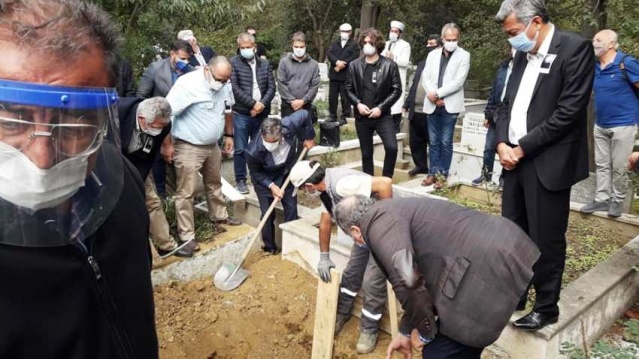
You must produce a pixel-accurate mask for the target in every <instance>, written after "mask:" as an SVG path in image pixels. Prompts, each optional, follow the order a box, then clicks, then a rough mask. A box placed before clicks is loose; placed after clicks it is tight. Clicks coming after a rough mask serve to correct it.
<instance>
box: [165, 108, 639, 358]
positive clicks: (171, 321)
mask: <svg viewBox="0 0 639 359" xmlns="http://www.w3.org/2000/svg"><path fill="white" fill-rule="evenodd" d="M466 118H467V119H470V120H469V121H467V122H466V123H465V124H464V125H463V126H459V132H460V133H461V141H460V142H458V143H456V144H455V149H454V158H453V166H452V168H451V174H452V175H451V178H450V180H449V188H448V189H447V190H446V192H445V193H434V192H433V191H432V188H428V187H422V186H421V185H420V183H421V180H422V179H423V177H416V178H414V179H411V178H410V177H408V175H407V169H408V167H409V163H410V156H408V155H406V154H404V153H402V151H400V153H399V154H398V164H397V169H396V176H395V178H394V182H395V185H394V196H395V197H407V196H420V197H434V198H438V199H440V200H454V201H457V202H458V203H461V204H464V205H468V206H471V207H473V208H475V207H477V209H480V210H487V211H489V212H490V211H493V212H494V213H498V206H499V204H500V200H501V198H500V197H501V195H500V193H499V192H498V191H497V190H496V188H495V187H494V186H486V187H484V188H477V187H471V186H470V185H469V184H470V181H471V180H472V179H473V178H474V177H477V176H478V174H479V173H480V168H481V157H482V152H483V144H482V143H481V142H479V139H480V137H481V136H482V134H481V128H478V127H477V126H476V125H472V124H471V122H472V121H473V120H472V119H473V114H472V113H471V114H467V115H466ZM478 118H479V116H477V117H475V121H478ZM482 119H483V116H482ZM469 129H472V133H469V131H470V130H469ZM469 135H473V136H476V137H475V138H474V139H472V140H471V138H472V137H469ZM398 142H400V144H399V146H400V148H402V147H403V146H402V144H404V143H407V140H406V138H405V135H404V134H399V135H398ZM375 146H376V148H375V160H376V166H377V167H381V159H382V158H383V148H382V147H381V141H380V140H379V138H377V139H376V140H375ZM359 154H360V152H359V146H358V141H357V140H351V141H344V142H342V144H341V145H340V147H339V148H337V149H329V148H325V147H319V146H318V147H315V148H313V149H312V150H311V151H310V152H309V156H308V158H309V159H317V160H320V161H321V162H324V163H325V162H326V161H327V160H330V161H336V162H337V163H338V164H339V165H342V166H349V167H352V168H357V167H358V166H360V162H359V158H360V157H359ZM500 171H501V169H500V166H499V164H498V163H496V164H495V173H496V175H495V177H494V181H495V182H496V176H497V175H498V173H499V172H500ZM588 185H589V184H588V183H584V184H580V186H576V187H575V189H574V190H573V195H572V199H573V200H575V201H576V202H573V203H571V209H572V210H573V211H572V212H571V223H574V224H572V225H571V226H572V227H571V228H572V229H571V230H573V232H574V234H570V233H569V237H570V236H573V237H574V238H575V240H580V241H582V240H586V241H590V244H589V245H590V246H591V247H592V249H593V250H594V251H595V252H597V251H598V249H597V248H599V247H598V246H599V245H600V244H601V243H598V242H597V241H596V233H601V232H592V233H591V232H588V231H586V230H585V229H584V227H593V228H595V229H597V230H598V231H604V232H606V233H608V234H609V237H610V238H612V241H611V242H615V244H614V245H613V246H612V247H607V251H608V252H606V254H605V255H601V256H596V257H597V258H595V259H594V260H592V261H589V263H587V264H586V265H584V267H583V268H582V271H581V272H578V274H576V275H575V276H574V278H570V279H571V281H570V282H569V283H566V285H565V287H564V289H563V291H562V298H561V301H560V310H561V316H560V321H559V323H557V324H555V325H551V326H548V327H546V328H544V329H543V330H542V331H540V332H537V333H533V334H531V333H522V332H518V331H514V330H511V329H510V327H507V328H505V329H504V331H503V333H502V336H501V337H500V339H499V340H498V341H497V342H496V343H495V344H494V345H493V346H491V347H489V349H488V350H487V351H486V354H485V355H484V357H485V358H524V357H525V358H527V359H528V358H556V357H560V354H559V351H560V347H561V346H562V344H565V343H570V344H572V345H574V346H576V347H580V348H581V347H587V346H589V345H591V344H592V343H593V342H594V341H596V339H598V338H599V337H600V336H601V335H602V334H603V333H604V332H605V331H606V330H607V329H608V328H609V327H610V326H611V325H612V324H613V322H614V321H615V320H616V319H617V318H618V317H620V316H621V314H622V313H623V312H624V311H625V310H626V309H628V308H629V307H630V306H632V305H633V304H634V303H636V302H637V299H638V298H639V291H638V288H637V285H636V284H635V283H637V280H638V279H639V277H637V271H636V269H635V265H636V264H638V263H639V236H637V234H639V219H638V218H637V216H636V215H628V214H625V215H623V216H622V217H621V218H619V219H610V218H608V217H607V216H605V214H599V213H595V214H594V215H589V216H587V215H582V214H580V213H577V212H576V209H578V208H579V207H580V206H581V204H580V203H579V202H581V203H585V202H587V201H588V199H587V198H586V197H587V194H588V193H589V189H588V188H587V187H588ZM224 193H225V195H226V196H227V197H228V198H229V199H230V200H231V201H232V203H233V204H232V209H233V212H234V215H235V216H236V217H238V218H240V219H242V221H243V222H244V223H245V225H242V226H240V227H235V228H233V227H225V228H226V229H227V232H225V233H222V234H220V235H218V236H216V237H215V239H214V240H213V241H212V243H208V244H204V245H203V250H202V252H201V253H200V254H198V255H197V256H195V257H194V258H192V259H189V260H171V261H167V262H166V263H164V264H163V265H162V266H160V267H159V268H158V269H156V270H154V272H153V280H154V284H155V285H156V306H157V309H156V311H157V317H158V318H157V321H158V333H159V336H160V346H161V356H162V357H163V358H179V357H185V358H186V357H188V358H191V357H192V358H200V357H201V358H265V357H273V358H308V357H310V356H311V344H312V335H313V322H314V318H315V315H316V314H317V313H315V295H316V290H317V280H318V279H317V275H316V270H315V267H316V264H317V262H318V261H319V245H318V241H317V238H318V231H319V230H318V228H317V225H318V223H319V217H320V212H321V208H319V207H313V206H312V205H310V206H309V204H308V203H300V205H299V215H300V219H299V220H297V221H293V222H289V223H284V224H281V225H280V226H279V228H278V229H277V230H276V237H277V238H278V241H280V244H281V248H282V254H281V256H265V255H262V254H261V252H260V251H259V245H256V246H255V249H256V250H255V252H254V253H252V254H251V255H250V256H249V258H248V260H247V261H246V263H245V265H244V267H245V268H246V269H248V270H249V271H250V272H251V275H250V276H249V278H248V279H247V280H246V282H245V283H244V284H242V285H241V286H240V287H239V288H238V289H236V290H235V291H232V292H222V291H220V290H217V289H216V288H215V287H214V286H213V285H212V276H213V275H214V274H215V272H216V271H217V269H218V268H219V266H220V265H221V263H222V262H229V261H230V262H233V261H236V262H237V261H238V259H239V256H240V254H241V252H242V251H243V250H244V248H245V246H246V244H247V243H248V239H249V236H248V235H249V233H251V231H252V230H253V227H256V226H257V224H258V222H259V215H260V212H259V206H258V203H257V198H256V197H255V195H254V193H253V191H252V190H251V193H250V194H249V195H247V196H242V195H239V194H238V193H236V192H235V191H234V189H233V188H232V187H231V186H230V185H225V188H224ZM300 202H304V201H300ZM480 207H482V208H480ZM197 208H198V209H201V210H206V206H205V205H203V204H199V205H198V206H197ZM490 208H492V210H491V209H490ZM276 211H277V212H276V213H277V221H278V223H281V219H282V209H281V207H278V208H277V210H276ZM593 233H595V234H593ZM611 245H612V244H611ZM350 246H351V242H349V241H348V240H344V239H342V238H339V239H338V238H337V236H336V235H335V234H334V236H333V239H332V241H331V258H332V260H333V261H334V262H335V264H336V265H337V269H339V270H341V269H343V268H344V267H345V265H346V262H347V260H348V255H349V252H350ZM600 252H601V251H600ZM608 253H610V255H608ZM577 254H578V253H577ZM577 254H575V253H573V254H572V255H575V256H576V255H577ZM568 256H569V259H570V256H571V253H570V252H569V255H568ZM281 259H286V261H282V260H281ZM360 303H361V302H359V303H358V304H356V308H355V311H354V313H353V314H354V315H356V316H357V315H359V308H361V304H360ZM522 314H524V313H515V315H514V316H513V319H516V318H518V317H519V316H521V315H522ZM384 318H387V316H385V317H384ZM357 325H358V321H357V319H355V318H353V319H352V320H351V321H350V322H349V323H347V325H346V327H345V329H344V332H343V333H342V334H341V335H340V336H338V337H336V341H335V347H334V351H333V357H335V358H358V357H363V358H384V357H385V350H386V346H387V344H388V342H389V340H390V337H389V336H388V334H383V335H380V339H379V342H378V346H377V349H376V351H375V352H374V353H372V354H369V355H361V356H358V355H357V354H356V353H355V349H354V348H355V343H356V341H357V336H358V334H359V331H358V328H357ZM382 325H383V329H385V330H386V331H388V329H389V323H388V321H387V320H386V321H383V324H382Z"/></svg>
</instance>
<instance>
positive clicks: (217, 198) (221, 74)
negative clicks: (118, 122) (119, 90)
mask: <svg viewBox="0 0 639 359" xmlns="http://www.w3.org/2000/svg"><path fill="white" fill-rule="evenodd" d="M230 77H231V63H230V62H229V60H228V59H227V58H226V57H224V56H216V57H214V58H212V59H211V61H209V64H208V66H204V67H201V68H199V69H196V70H194V71H191V72H189V73H188V74H185V75H182V76H181V77H180V78H178V80H177V81H176V82H175V85H173V88H171V91H170V92H169V94H168V95H167V96H166V99H167V100H168V101H169V103H170V104H171V109H172V111H173V119H172V128H171V135H172V137H173V146H174V156H173V162H174V163H175V171H176V175H177V190H176V191H175V212H176V217H177V227H178V235H179V236H180V240H181V241H182V242H188V241H191V240H193V239H195V221H194V217H193V197H194V195H195V191H196V188H197V184H198V182H200V181H201V180H200V176H199V175H198V173H199V174H201V175H202V179H203V180H204V190H205V192H206V204H207V207H208V217H209V220H210V221H211V222H213V223H215V224H227V225H231V226H236V225H239V224H241V222H240V221H239V220H237V219H235V218H233V217H230V216H229V214H228V212H227V210H226V201H225V200H224V196H223V195H222V176H221V173H220V172H221V169H222V150H221V149H220V147H219V146H218V141H219V140H220V138H221V137H222V136H224V149H223V151H224V152H225V153H230V152H231V151H232V150H233V123H232V120H231V110H230V107H231V106H232V105H233V102H234V101H233V93H232V92H231V84H230ZM195 250H197V247H196V248H195Z"/></svg>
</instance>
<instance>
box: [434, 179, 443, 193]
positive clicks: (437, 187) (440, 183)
mask: <svg viewBox="0 0 639 359" xmlns="http://www.w3.org/2000/svg"><path fill="white" fill-rule="evenodd" d="M444 187H446V180H441V181H437V182H435V185H434V186H433V189H434V190H435V191H439V190H440V189H442V188H444Z"/></svg>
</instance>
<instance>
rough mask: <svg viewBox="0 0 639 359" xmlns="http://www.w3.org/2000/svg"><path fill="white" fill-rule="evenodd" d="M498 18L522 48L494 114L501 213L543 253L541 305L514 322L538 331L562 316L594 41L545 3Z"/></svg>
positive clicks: (513, 4)
mask: <svg viewBox="0 0 639 359" xmlns="http://www.w3.org/2000/svg"><path fill="white" fill-rule="evenodd" d="M495 19H496V21H497V22H498V23H500V24H502V27H503V30H504V31H505V32H506V34H507V35H508V36H509V40H508V41H509V42H510V45H511V46H512V47H513V48H514V49H516V50H517V53H516V55H515V58H514V60H513V61H514V63H513V70H512V74H511V77H510V80H509V82H508V87H507V91H506V96H505V98H504V102H503V105H502V106H500V108H499V110H498V112H497V114H496V116H497V117H496V118H495V120H496V121H495V122H496V124H497V136H496V141H495V143H496V144H497V146H496V149H497V153H498V154H499V161H500V162H501V164H502V166H503V167H504V169H505V171H504V192H503V205H502V206H503V207H502V215H503V216H504V217H506V218H509V219H511V220H513V221H514V222H515V223H517V224H518V225H519V226H520V227H521V228H522V229H523V230H524V231H525V232H526V233H528V235H529V236H530V237H531V238H532V240H533V241H534V242H535V243H536V244H537V246H538V247H539V249H540V251H541V257H540V258H539V261H538V262H537V263H536V264H535V267H534V271H535V276H534V278H533V280H532V283H531V284H532V285H533V287H534V288H535V292H536V294H537V296H536V300H535V305H534V307H533V310H532V311H531V312H530V313H528V314H527V315H526V316H524V317H523V318H521V319H519V320H517V321H515V322H514V323H513V325H514V326H515V327H517V328H520V329H524V330H538V329H541V328H543V327H544V326H546V325H548V324H552V323H555V322H557V319H558V316H559V307H558V306H557V302H558V301H559V292H560V290H561V278H562V275H563V271H564V265H565V260H566V236H565V233H566V228H567V225H568V214H569V211H570V208H569V203H570V187H571V186H572V185H573V184H575V183H576V182H578V181H580V180H582V179H584V178H586V177H588V150H587V140H586V133H587V127H586V125H587V121H586V119H587V114H586V107H587V105H588V101H589V100H590V93H591V90H592V81H593V74H594V71H593V68H594V63H595V56H594V52H593V47H592V44H591V42H590V41H589V40H587V39H585V38H583V37H581V36H579V35H576V34H572V33H568V32H565V31H562V30H559V29H557V28H555V26H554V25H553V24H552V23H550V22H549V18H548V12H547V10H546V5H545V3H544V1H543V0H505V1H504V2H503V3H502V5H501V8H500V10H499V12H498V13H497V15H496V17H495ZM526 299H527V298H526V295H524V296H523V297H522V298H521V301H520V303H519V307H518V309H520V310H523V309H524V308H525V303H526Z"/></svg>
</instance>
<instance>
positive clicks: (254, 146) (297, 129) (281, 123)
mask: <svg viewBox="0 0 639 359" xmlns="http://www.w3.org/2000/svg"><path fill="white" fill-rule="evenodd" d="M302 146H303V147H306V148H309V149H310V148H312V147H313V146H315V130H314V129H313V123H312V122H311V117H310V115H309V113H308V111H306V110H299V111H296V112H294V113H293V114H292V115H290V116H287V117H284V118H282V119H281V120H278V119H275V118H266V119H265V120H264V121H263V122H262V125H261V126H260V136H259V137H258V138H256V139H255V140H253V141H251V142H250V143H249V146H248V147H247V149H246V162H247V164H248V168H249V172H250V175H251V182H253V188H254V190H255V194H257V199H258V200H259V202H260V210H261V211H262V217H263V216H264V215H265V214H266V212H267V211H268V208H269V207H270V206H271V203H272V202H273V200H274V199H275V198H279V199H280V201H281V203H282V207H284V222H289V221H293V220H296V219H297V201H296V199H295V197H293V186H287V187H286V189H284V190H282V189H281V187H282V185H283V184H284V181H285V180H286V177H287V176H288V174H289V172H290V171H291V168H292V167H293V165H294V164H295V161H296V159H297V158H298V157H299V156H298V155H299V154H298V150H299V149H301V148H302ZM262 241H263V242H264V246H263V247H262V250H263V251H264V252H266V253H270V254H276V253H278V252H279V251H280V250H279V249H278V248H277V244H276V243H275V212H273V213H271V215H270V217H269V220H268V221H267V222H266V224H265V225H264V228H263V229H262Z"/></svg>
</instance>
